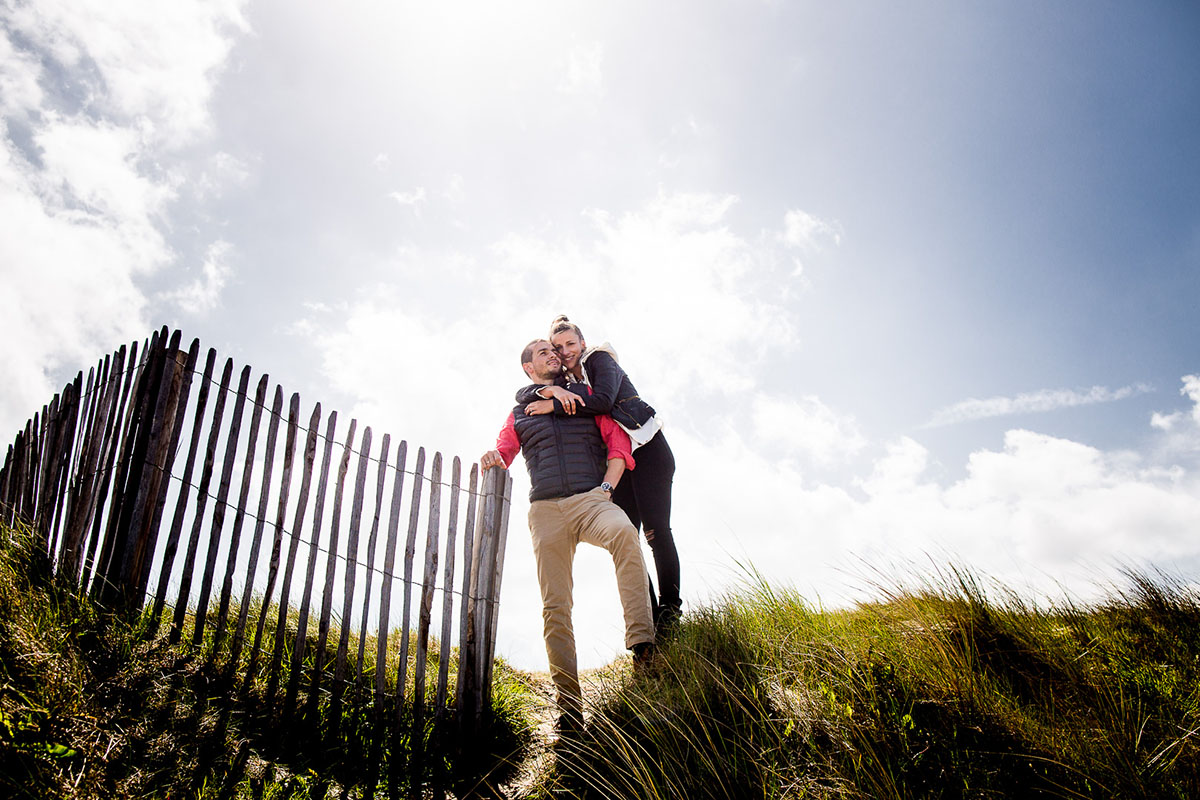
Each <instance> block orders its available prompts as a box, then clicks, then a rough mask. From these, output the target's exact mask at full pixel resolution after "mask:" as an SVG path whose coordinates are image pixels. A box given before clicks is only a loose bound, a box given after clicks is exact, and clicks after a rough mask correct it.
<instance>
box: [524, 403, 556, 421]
mask: <svg viewBox="0 0 1200 800" xmlns="http://www.w3.org/2000/svg"><path fill="white" fill-rule="evenodd" d="M553 413H554V401H553V400H534V401H533V402H532V403H530V404H529V405H527V406H525V414H526V415H527V416H530V417H536V416H537V415H538V414H553Z"/></svg>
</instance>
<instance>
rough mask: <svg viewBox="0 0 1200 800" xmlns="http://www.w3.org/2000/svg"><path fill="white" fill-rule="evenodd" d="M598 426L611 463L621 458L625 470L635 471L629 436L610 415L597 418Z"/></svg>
mask: <svg viewBox="0 0 1200 800" xmlns="http://www.w3.org/2000/svg"><path fill="white" fill-rule="evenodd" d="M596 424H597V425H599V426H600V436H601V437H603V439H604V444H605V445H606V446H607V447H608V459H609V461H611V460H612V459H614V458H620V459H623V460H624V461H625V469H633V467H634V462H633V446H632V445H631V444H630V443H629V434H627V433H626V432H625V430H624V429H623V428H622V427H621V426H620V425H618V424H617V423H616V422H614V421H613V418H612V417H610V416H609V415H608V414H603V415H601V416H599V417H596ZM501 452H503V451H501Z"/></svg>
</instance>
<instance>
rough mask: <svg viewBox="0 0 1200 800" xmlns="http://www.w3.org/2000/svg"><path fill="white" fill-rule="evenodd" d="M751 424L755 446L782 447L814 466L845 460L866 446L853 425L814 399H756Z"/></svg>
mask: <svg viewBox="0 0 1200 800" xmlns="http://www.w3.org/2000/svg"><path fill="white" fill-rule="evenodd" d="M750 414H751V421H752V423H753V426H754V433H755V436H756V437H757V440H758V442H759V445H760V446H761V447H764V448H771V449H774V448H779V447H782V448H783V449H784V452H785V453H786V454H787V455H789V456H797V457H800V458H802V459H803V460H806V461H809V462H811V463H815V464H817V465H818V466H828V465H831V464H837V463H842V462H845V461H848V460H849V459H850V458H851V457H853V456H854V455H856V454H858V453H859V452H860V451H861V450H862V449H863V447H864V446H865V445H866V439H865V438H864V437H863V435H862V433H860V432H859V429H858V425H857V423H856V422H855V421H854V420H853V419H852V418H849V417H844V416H839V415H838V414H837V413H835V412H834V411H833V409H831V408H829V406H827V405H825V404H824V403H822V402H821V400H820V399H819V398H817V397H811V396H808V397H801V398H799V399H791V398H784V397H770V396H765V397H763V396H756V397H755V398H754V402H753V405H752V407H751V411H750Z"/></svg>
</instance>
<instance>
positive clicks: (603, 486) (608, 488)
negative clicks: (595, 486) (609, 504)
mask: <svg viewBox="0 0 1200 800" xmlns="http://www.w3.org/2000/svg"><path fill="white" fill-rule="evenodd" d="M600 489H601V490H602V491H605V492H608V493H609V494H612V490H613V485H612V484H611V483H609V482H608V481H605V482H604V483H602V484H600Z"/></svg>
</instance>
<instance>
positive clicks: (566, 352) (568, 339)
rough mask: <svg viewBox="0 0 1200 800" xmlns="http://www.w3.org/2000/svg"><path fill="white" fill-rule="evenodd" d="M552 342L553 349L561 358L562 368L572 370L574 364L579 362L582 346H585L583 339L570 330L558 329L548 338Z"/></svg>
mask: <svg viewBox="0 0 1200 800" xmlns="http://www.w3.org/2000/svg"><path fill="white" fill-rule="evenodd" d="M550 341H551V342H552V343H553V344H554V349H555V351H556V352H557V353H558V356H559V358H560V359H561V360H562V365H563V368H564V369H567V370H574V369H575V365H576V364H578V363H579V357H580V356H581V355H583V351H584V348H586V347H587V345H586V344H584V342H583V340H582V339H580V338H579V336H578V335H577V334H576V333H575V331H572V330H566V331H559V332H558V333H556V334H554V336H552V337H551V338H550Z"/></svg>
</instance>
